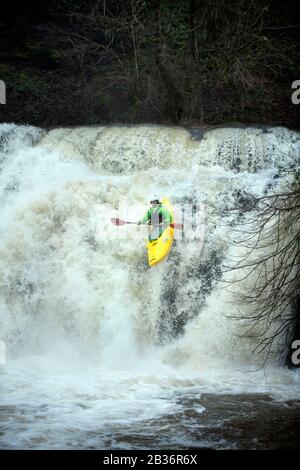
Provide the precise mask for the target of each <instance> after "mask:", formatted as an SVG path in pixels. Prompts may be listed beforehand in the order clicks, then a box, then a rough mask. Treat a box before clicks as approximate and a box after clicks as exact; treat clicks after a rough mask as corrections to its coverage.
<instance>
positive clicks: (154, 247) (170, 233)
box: [147, 197, 174, 266]
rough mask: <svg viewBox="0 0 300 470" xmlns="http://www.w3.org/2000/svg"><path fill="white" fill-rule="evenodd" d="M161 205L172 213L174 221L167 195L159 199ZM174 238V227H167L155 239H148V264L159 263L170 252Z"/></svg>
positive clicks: (172, 210)
mask: <svg viewBox="0 0 300 470" xmlns="http://www.w3.org/2000/svg"><path fill="white" fill-rule="evenodd" d="M161 202H162V205H163V206H164V207H166V208H167V209H168V210H169V211H170V213H171V214H172V220H173V222H174V209H173V207H172V205H171V203H170V201H169V199H168V198H167V197H164V198H163V200H162V201H161ZM173 239H174V228H172V227H167V228H166V229H165V230H164V231H163V233H162V234H161V236H160V237H159V238H158V239H157V240H152V241H148V244H147V248H148V261H149V266H155V265H156V264H157V263H160V262H161V261H162V260H163V259H164V258H165V257H166V256H167V255H168V254H169V252H170V250H171V247H172V243H173Z"/></svg>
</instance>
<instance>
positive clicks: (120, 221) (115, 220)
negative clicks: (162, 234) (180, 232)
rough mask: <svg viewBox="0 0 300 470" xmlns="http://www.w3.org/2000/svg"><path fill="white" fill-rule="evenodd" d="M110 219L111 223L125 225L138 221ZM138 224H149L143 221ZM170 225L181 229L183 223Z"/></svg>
mask: <svg viewBox="0 0 300 470" xmlns="http://www.w3.org/2000/svg"><path fill="white" fill-rule="evenodd" d="M110 220H111V223H112V224H114V225H117V226H120V225H125V224H135V225H137V224H138V222H126V220H122V219H119V218H112V219H110ZM140 225H149V224H147V223H144V224H140ZM170 227H172V228H175V229H183V224H170Z"/></svg>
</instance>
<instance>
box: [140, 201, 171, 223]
mask: <svg viewBox="0 0 300 470" xmlns="http://www.w3.org/2000/svg"><path fill="white" fill-rule="evenodd" d="M146 222H151V223H152V224H153V225H158V224H159V223H163V224H164V225H170V224H171V223H172V222H173V217H172V214H171V213H170V212H169V210H168V209H167V208H166V207H164V206H163V205H162V204H159V205H158V206H155V207H150V209H148V210H147V212H146V214H145V215H144V217H143V218H142V219H141V220H140V223H141V224H144V223H146Z"/></svg>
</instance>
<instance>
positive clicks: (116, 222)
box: [110, 218, 126, 226]
mask: <svg viewBox="0 0 300 470" xmlns="http://www.w3.org/2000/svg"><path fill="white" fill-rule="evenodd" d="M110 220H111V223H112V224H114V225H118V226H119V225H125V224H126V222H125V220H122V219H119V218H111V219H110Z"/></svg>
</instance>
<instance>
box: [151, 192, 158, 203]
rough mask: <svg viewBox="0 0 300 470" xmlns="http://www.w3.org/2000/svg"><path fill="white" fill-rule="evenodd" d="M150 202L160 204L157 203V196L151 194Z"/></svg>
mask: <svg viewBox="0 0 300 470" xmlns="http://www.w3.org/2000/svg"><path fill="white" fill-rule="evenodd" d="M150 202H160V201H159V196H158V195H157V194H153V195H152V197H151V199H150Z"/></svg>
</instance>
